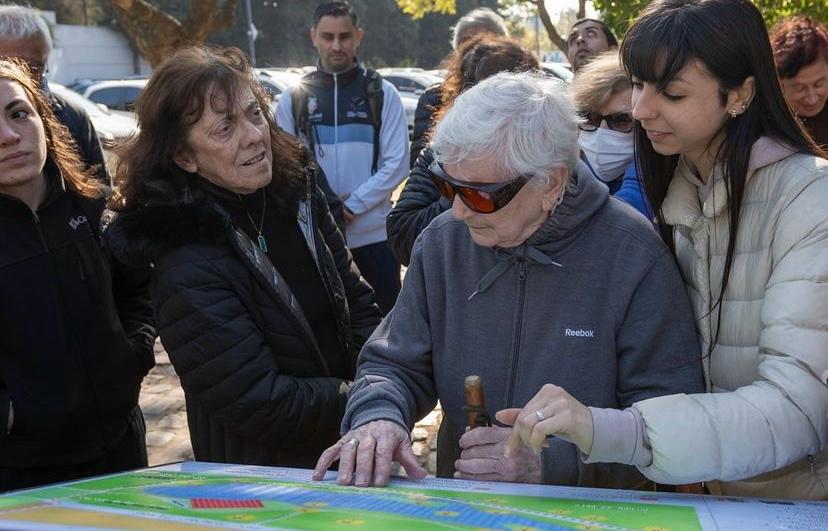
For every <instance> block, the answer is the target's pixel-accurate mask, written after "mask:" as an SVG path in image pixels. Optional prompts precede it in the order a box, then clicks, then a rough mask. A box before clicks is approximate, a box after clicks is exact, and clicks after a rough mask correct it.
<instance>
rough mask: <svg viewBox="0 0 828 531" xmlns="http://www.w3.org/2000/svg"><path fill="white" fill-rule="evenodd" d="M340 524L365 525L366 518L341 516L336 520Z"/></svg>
mask: <svg viewBox="0 0 828 531" xmlns="http://www.w3.org/2000/svg"><path fill="white" fill-rule="evenodd" d="M336 523H337V524H339V525H363V524H364V523H365V520H360V519H358V518H340V519H339V520H337V521H336Z"/></svg>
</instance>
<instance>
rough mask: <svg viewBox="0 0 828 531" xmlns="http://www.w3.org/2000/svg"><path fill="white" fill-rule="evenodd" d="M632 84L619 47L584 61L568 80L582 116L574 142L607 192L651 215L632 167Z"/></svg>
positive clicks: (633, 165)
mask: <svg viewBox="0 0 828 531" xmlns="http://www.w3.org/2000/svg"><path fill="white" fill-rule="evenodd" d="M631 97H632V84H631V83H630V78H628V77H627V73H626V72H624V69H623V68H621V61H620V59H619V57H618V53H617V52H614V51H613V52H605V53H603V54H600V55H598V56H597V57H596V58H595V59H593V60H592V61H590V62H589V63H588V64H586V65H585V66H584V67H583V68H581V70H580V71H579V72H578V76H577V77H576V78H575V79H574V80H573V82H572V99H573V100H574V101H575V108H576V109H577V110H578V112H579V113H580V114H581V115H582V116H583V118H584V119H583V121H582V122H581V123H579V124H578V128H579V129H580V130H581V132H580V134H579V135H578V145H579V146H580V147H581V160H583V161H584V162H585V163H586V165H587V166H588V167H589V169H590V170H591V171H592V174H593V175H594V176H595V177H596V178H597V179H598V180H600V181H601V182H603V183H604V184H606V185H607V187H608V188H609V191H610V194H612V195H613V196H615V197H616V198H618V199H621V200H622V201H624V202H626V203H628V204H630V205H632V206H633V207H635V209H636V210H638V211H639V212H641V213H642V214H644V215H645V216H646V217H647V219H652V217H653V214H652V212H651V211H650V209H649V208H648V206H647V199H646V198H645V196H644V192H643V191H642V189H641V180H640V179H639V178H638V175H637V173H636V169H635V161H634V160H633V158H634V157H635V153H634V151H635V150H634V142H633V133H632V130H633V118H632V103H631V101H630V98H631Z"/></svg>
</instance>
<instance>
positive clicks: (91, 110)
mask: <svg viewBox="0 0 828 531" xmlns="http://www.w3.org/2000/svg"><path fill="white" fill-rule="evenodd" d="M49 90H51V91H52V92H54V93H55V94H57V95H58V96H60V97H61V98H63V99H65V100H66V101H68V102H69V103H71V104H73V105H76V106H78V107H80V108H82V109H83V110H84V111H86V114H88V115H89V119H90V120H91V121H92V125H94V126H95V131H97V133H98V138H99V139H100V141H101V146H102V147H103V150H104V160H105V161H106V164H107V166H109V167H110V168H111V169H112V168H113V162H114V157H115V154H114V152H113V149H114V148H115V146H117V145H118V144H119V143H121V142H123V141H125V140H127V139H129V138H130V137H131V136H132V135H135V134H137V133H138V121H137V120H136V119H135V118H134V117H133V116H129V115H125V114H116V113H113V112H110V111H109V110H108V109H107V108H106V106H105V105H102V104H95V103H93V102H91V101H90V100H88V99H87V98H84V97H83V96H81V95H80V94H78V93H77V92H75V91H73V90H70V89H68V88H66V87H65V86H63V85H61V84H59V83H53V82H49Z"/></svg>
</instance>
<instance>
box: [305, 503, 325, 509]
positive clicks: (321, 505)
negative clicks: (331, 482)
mask: <svg viewBox="0 0 828 531" xmlns="http://www.w3.org/2000/svg"><path fill="white" fill-rule="evenodd" d="M302 505H303V506H305V507H315V508H319V507H327V506H328V504H327V502H305V503H303V504H302Z"/></svg>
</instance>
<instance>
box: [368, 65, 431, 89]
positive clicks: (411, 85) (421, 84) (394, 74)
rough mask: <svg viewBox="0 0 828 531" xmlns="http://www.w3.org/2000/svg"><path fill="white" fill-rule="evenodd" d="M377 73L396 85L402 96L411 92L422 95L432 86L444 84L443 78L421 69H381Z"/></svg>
mask: <svg viewBox="0 0 828 531" xmlns="http://www.w3.org/2000/svg"><path fill="white" fill-rule="evenodd" d="M377 72H379V73H380V74H381V75H382V77H383V79H385V80H387V81H388V82H389V83H391V84H392V85H394V86H395V87H396V88H397V91H398V92H400V94H402V93H403V92H409V93H414V94H417V95H420V94H422V93H423V92H425V91H426V89H427V88H429V87H430V86H432V85H434V84H436V83H442V82H443V78H441V77H438V76H435V75H433V74H430V73H428V72H426V71H425V70H423V69H421V68H380V69H379V70H377Z"/></svg>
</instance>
